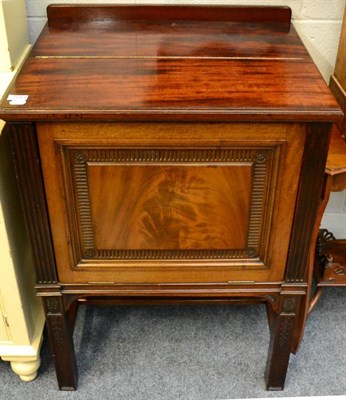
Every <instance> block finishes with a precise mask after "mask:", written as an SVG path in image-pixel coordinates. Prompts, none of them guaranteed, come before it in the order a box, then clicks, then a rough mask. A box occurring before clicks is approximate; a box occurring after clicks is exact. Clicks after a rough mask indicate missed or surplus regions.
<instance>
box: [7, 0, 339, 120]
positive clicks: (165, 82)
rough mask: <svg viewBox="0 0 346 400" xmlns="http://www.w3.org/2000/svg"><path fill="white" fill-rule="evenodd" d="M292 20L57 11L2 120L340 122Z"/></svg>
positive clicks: (276, 10) (243, 13)
mask: <svg viewBox="0 0 346 400" xmlns="http://www.w3.org/2000/svg"><path fill="white" fill-rule="evenodd" d="M290 18H291V11H290V9H289V8H287V7H205V6H203V7H196V6H181V7H178V6H117V5H107V6H102V5H97V6H96V5H94V6H91V5H83V6H80V5H75V6H72V5H55V6H49V7H48V23H47V25H46V27H45V28H44V29H43V32H42V33H41V35H40V37H39V39H38V41H37V43H36V45H35V46H34V48H33V50H32V52H31V54H30V56H29V58H28V59H27V61H26V62H25V64H24V66H23V68H22V70H21V72H20V73H19V75H18V77H17V79H16V80H15V82H14V83H13V84H12V86H11V87H10V89H9V91H8V93H7V95H6V96H5V99H4V100H3V102H2V104H1V108H0V117H1V118H3V119H5V120H8V121H10V120H50V119H54V120H56V119H61V120H81V119H83V120H85V119H86V120H98V121H102V120H123V121H124V120H146V119H147V120H179V119H180V120H184V121H186V120H190V121H194V120H197V121H198V120H199V121H202V120H210V121H212V120H230V121H232V120H233V121H234V120H236V121H252V120H254V121H261V120H272V121H295V120H297V121H322V120H324V121H334V120H336V119H338V118H339V117H340V116H341V115H342V113H341V111H340V109H339V107H338V105H337V103H336V101H335V100H334V98H333V96H332V95H331V94H330V92H329V89H328V88H327V86H326V84H325V82H324V81H323V79H322V77H321V75H320V73H319V72H318V70H317V68H316V66H315V65H314V63H313V62H312V60H311V58H310V56H309V55H308V53H307V52H306V50H305V48H304V46H303V44H302V43H301V41H300V39H299V37H298V35H297V34H296V32H295V30H294V28H293V27H292V25H291V23H290ZM9 95H12V97H9ZM15 95H20V96H21V95H24V96H28V98H27V99H26V100H24V101H23V102H20V101H19V102H18V101H16V100H15V101H13V96H15ZM11 99H12V100H11ZM24 99H25V98H24Z"/></svg>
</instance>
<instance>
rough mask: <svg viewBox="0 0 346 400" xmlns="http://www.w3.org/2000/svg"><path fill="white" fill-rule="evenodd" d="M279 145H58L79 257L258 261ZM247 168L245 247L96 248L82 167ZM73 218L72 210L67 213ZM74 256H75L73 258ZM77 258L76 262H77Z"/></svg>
mask: <svg viewBox="0 0 346 400" xmlns="http://www.w3.org/2000/svg"><path fill="white" fill-rule="evenodd" d="M278 148H279V146H273V147H269V148H258V149H252V148H223V149H205V148H201V149H167V148H165V149H150V148H149V149H148V148H144V149H137V148H136V149H133V148H116V149H114V148H92V149H90V148H82V147H74V146H66V147H65V146H62V149H63V152H62V154H64V159H65V161H64V163H65V166H67V167H68V168H69V176H70V177H71V178H72V179H73V181H74V185H75V188H76V190H75V198H74V204H75V206H76V209H77V210H78V212H77V215H75V218H77V224H76V226H77V228H78V229H76V230H75V234H77V235H78V236H79V238H78V239H79V240H78V241H75V243H80V247H81V248H80V249H79V254H80V257H81V258H82V259H85V260H99V261H101V260H104V261H105V260H110V261H111V260H118V261H119V260H150V259H152V260H194V259H207V260H213V259H215V260H222V259H223V260H225V259H228V260H229V259H237V260H239V259H244V260H245V259H252V260H255V259H258V258H259V257H260V255H261V244H263V243H264V242H266V241H268V240H269V237H266V238H264V239H263V237H262V236H263V227H264V225H265V224H264V223H263V222H264V219H266V223H268V221H270V219H271V216H272V210H270V211H269V213H268V212H267V210H265V205H266V203H267V200H268V196H269V187H270V189H271V190H275V187H274V186H276V182H275V179H273V170H274V155H275V152H276V151H277V150H278ZM90 163H93V164H97V163H110V164H122V165H124V164H132V165H134V164H137V165H138V164H141V163H143V164H144V163H145V164H148V163H159V164H165V165H167V164H187V165H188V164H196V163H197V164H199V165H210V164H211V163H212V164H222V165H225V164H229V165H232V164H242V163H244V164H250V165H251V166H252V168H253V173H252V192H251V206H250V213H249V221H248V238H247V248H246V249H226V250H218V249H203V250H175V249H167V250H166V249H161V250H140V249H138V250H135V249H134V250H132V249H131V250H130V249H117V250H115V249H97V248H96V246H95V239H94V234H93V226H92V215H91V205H90V196H89V183H88V175H87V168H88V164H90ZM69 214H70V216H71V218H72V219H73V211H72V210H69ZM78 257H79V256H78ZM79 261H80V260H76V264H78V262H79Z"/></svg>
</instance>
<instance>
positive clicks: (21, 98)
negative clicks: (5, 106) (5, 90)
mask: <svg viewBox="0 0 346 400" xmlns="http://www.w3.org/2000/svg"><path fill="white" fill-rule="evenodd" d="M28 97H29V96H28V95H27V94H9V95H8V97H7V100H8V101H9V102H10V104H11V106H23V105H24V104H25V103H26V101H27V100H28Z"/></svg>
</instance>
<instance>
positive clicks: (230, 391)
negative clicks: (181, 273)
mask: <svg viewBox="0 0 346 400" xmlns="http://www.w3.org/2000/svg"><path fill="white" fill-rule="evenodd" d="M345 339H346V289H343V288H328V289H327V290H326V291H325V295H324V296H323V297H322V300H321V302H320V303H319V304H318V306H317V308H316V310H315V311H314V313H313V314H312V315H311V317H310V319H309V321H308V325H307V328H306V332H305V336H304V340H303V343H302V345H301V348H300V350H299V352H298V354H297V355H295V356H291V360H290V365H289V370H288V374H287V380H286V387H285V390H284V391H283V392H266V391H265V390H264V380H263V374H264V368H265V363H266V356H267V349H268V343H269V332H268V324H267V319H266V312H265V308H264V306H263V305H254V306H207V307H206V306H199V307H192V306H187V307H178V306H177V307H171V306H165V307H92V306H87V307H86V306H83V307H80V310H79V313H78V318H77V323H76V329H75V334H74V340H75V347H76V352H77V360H78V366H79V375H80V379H79V387H78V391H77V392H59V391H58V389H57V384H56V379H55V371H54V367H53V364H52V359H51V356H50V354H49V349H48V345H47V340H45V341H44V344H43V348H42V353H41V355H42V365H41V368H40V370H39V375H38V377H37V378H36V380H35V381H33V382H29V383H25V382H22V381H20V379H19V378H18V377H17V376H16V375H15V374H14V373H12V372H11V369H10V366H9V363H6V362H0V399H1V400H5V399H6V400H7V399H11V400H16V399H23V400H24V399H25V400H45V399H56V400H60V399H71V400H77V399H83V400H89V399H93V400H98V399H103V400H107V399H114V400H118V399H119V400H130V399H131V400H144V399H145V400H146V399H150V400H173V399H174V400H216V399H234V398H249V397H278V396H285V397H286V396H311V395H316V396H320V395H340V394H346V374H345V371H346V352H345Z"/></svg>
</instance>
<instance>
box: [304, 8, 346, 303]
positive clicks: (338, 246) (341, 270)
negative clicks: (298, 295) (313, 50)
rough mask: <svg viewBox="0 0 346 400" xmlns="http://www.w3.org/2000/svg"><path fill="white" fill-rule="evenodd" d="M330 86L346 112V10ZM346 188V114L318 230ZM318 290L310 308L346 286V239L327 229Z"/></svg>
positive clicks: (320, 247) (330, 162) (335, 135)
mask: <svg viewBox="0 0 346 400" xmlns="http://www.w3.org/2000/svg"><path fill="white" fill-rule="evenodd" d="M330 88H331V90H332V92H333V93H334V95H335V97H336V99H337V100H338V102H339V104H340V106H341V108H342V109H343V111H344V112H345V111H346V9H345V13H344V19H343V26H342V30H341V36H340V43H339V49H338V55H337V59H336V64H335V71H334V74H333V75H332V77H331V80H330ZM345 189H346V117H344V118H343V119H342V120H340V121H339V122H338V123H337V124H336V126H334V128H333V130H332V135H331V141H330V145H329V151H328V158H327V165H326V169H325V184H324V191H323V196H322V200H321V204H320V210H319V213H318V218H317V221H316V226H315V232H317V230H318V229H319V226H320V222H321V220H322V216H323V213H324V210H325V208H326V206H327V203H328V200H329V197H330V193H331V192H339V191H342V190H345ZM314 276H315V279H316V282H317V290H316V292H315V294H314V296H313V299H312V301H311V304H310V311H311V310H312V309H313V308H314V306H315V305H316V304H317V302H318V300H319V298H320V296H321V294H322V290H323V288H324V287H326V286H346V241H345V240H335V238H334V236H333V234H332V233H331V232H328V231H327V230H326V229H322V230H321V231H319V233H318V240H317V249H316V257H315V265H314Z"/></svg>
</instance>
